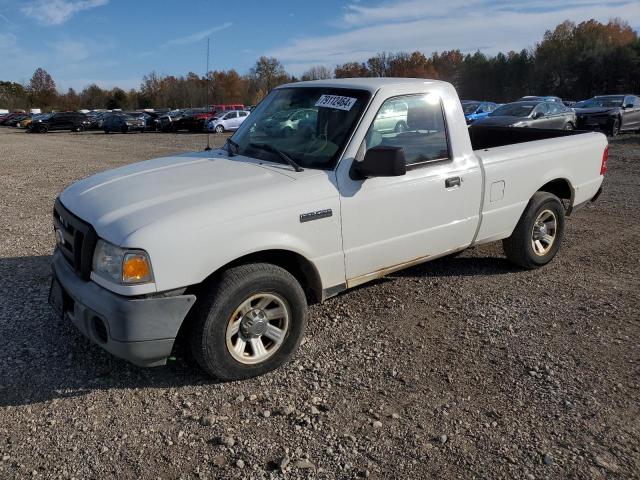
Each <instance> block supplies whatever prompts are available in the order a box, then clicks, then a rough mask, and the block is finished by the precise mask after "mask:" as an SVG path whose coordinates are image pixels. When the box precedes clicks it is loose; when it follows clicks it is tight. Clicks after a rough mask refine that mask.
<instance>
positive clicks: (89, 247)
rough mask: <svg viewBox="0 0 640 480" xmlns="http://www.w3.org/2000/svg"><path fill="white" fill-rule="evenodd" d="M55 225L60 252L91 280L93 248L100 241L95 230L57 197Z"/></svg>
mask: <svg viewBox="0 0 640 480" xmlns="http://www.w3.org/2000/svg"><path fill="white" fill-rule="evenodd" d="M53 226H54V228H55V229H56V232H57V233H56V238H57V242H58V248H59V249H60V252H62V255H63V256H64V258H65V259H66V260H67V262H69V265H71V267H72V268H73V269H74V271H75V272H76V274H77V275H78V276H80V277H81V278H82V279H83V280H89V276H90V275H91V263H92V261H93V250H94V249H95V246H96V242H97V241H98V237H97V235H96V232H95V230H94V229H93V227H92V226H91V225H89V224H88V223H86V222H84V221H82V220H80V219H79V218H78V217H76V216H75V215H74V214H72V213H71V212H70V211H69V210H67V209H66V208H64V206H63V205H62V203H61V202H60V199H56V203H55V205H54V207H53Z"/></svg>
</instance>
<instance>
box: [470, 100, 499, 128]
mask: <svg viewBox="0 0 640 480" xmlns="http://www.w3.org/2000/svg"><path fill="white" fill-rule="evenodd" d="M461 103H462V110H463V111H464V118H465V119H466V120H467V123H472V122H473V121H474V120H478V119H479V118H484V117H486V116H487V115H489V114H490V113H491V112H493V111H494V110H495V109H496V108H498V104H497V103H494V102H480V101H477V100H462V102H461Z"/></svg>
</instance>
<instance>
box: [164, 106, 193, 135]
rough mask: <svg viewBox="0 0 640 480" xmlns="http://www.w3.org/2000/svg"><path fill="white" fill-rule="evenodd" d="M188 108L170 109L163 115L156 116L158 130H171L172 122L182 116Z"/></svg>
mask: <svg viewBox="0 0 640 480" xmlns="http://www.w3.org/2000/svg"><path fill="white" fill-rule="evenodd" d="M187 111H188V110H187V109H182V110H171V111H169V112H167V113H165V114H163V115H160V116H159V117H158V121H157V127H158V130H159V131H161V132H172V131H174V130H173V122H175V121H176V120H178V119H180V118H182V117H183V116H184V115H185V114H186V112H187Z"/></svg>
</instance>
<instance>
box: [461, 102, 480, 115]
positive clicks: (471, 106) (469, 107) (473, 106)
mask: <svg viewBox="0 0 640 480" xmlns="http://www.w3.org/2000/svg"><path fill="white" fill-rule="evenodd" d="M479 106H480V104H479V103H463V104H462V110H464V114H465V115H470V114H472V113H475V111H476V110H477V109H478V107H479Z"/></svg>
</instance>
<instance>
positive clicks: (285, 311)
mask: <svg viewBox="0 0 640 480" xmlns="http://www.w3.org/2000/svg"><path fill="white" fill-rule="evenodd" d="M201 288H202V289H203V293H202V294H200V295H199V298H200V301H199V303H198V304H197V305H196V310H195V312H194V317H193V319H192V321H193V323H192V324H191V326H190V333H189V339H190V343H191V351H192V353H193V356H194V357H195V359H196V361H197V362H198V364H199V365H200V366H201V367H202V369H203V370H205V371H206V372H207V373H209V374H210V375H212V376H214V377H216V378H218V379H221V380H242V379H246V378H251V377H255V376H257V375H262V374H264V373H266V372H269V371H271V370H274V369H275V368H278V367H279V366H280V365H282V364H283V363H284V362H286V361H287V360H288V359H289V358H291V356H292V355H293V354H294V352H295V351H296V349H297V348H298V345H299V344H300V341H301V340H302V337H303V335H304V331H305V327H306V323H307V302H306V297H305V294H304V291H303V290H302V287H301V286H300V284H299V283H298V281H297V280H296V279H295V277H294V276H293V275H291V274H290V273H289V272H288V271H286V270H284V269H282V268H280V267H277V266H275V265H271V264H266V263H257V264H248V265H240V266H237V267H233V268H231V269H229V270H226V271H225V272H223V273H222V274H221V275H220V276H219V277H218V278H217V279H215V281H212V282H210V283H209V284H205V285H203V286H202V287H201Z"/></svg>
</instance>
